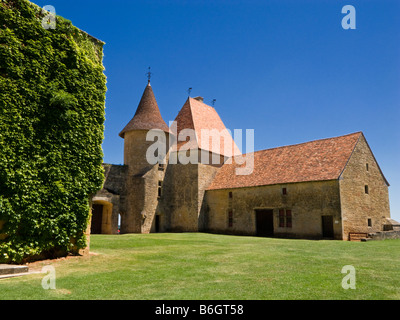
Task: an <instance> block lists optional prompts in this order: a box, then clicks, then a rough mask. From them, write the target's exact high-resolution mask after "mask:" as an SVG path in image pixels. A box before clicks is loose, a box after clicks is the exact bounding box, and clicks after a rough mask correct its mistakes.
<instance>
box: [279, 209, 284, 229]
mask: <svg viewBox="0 0 400 320" xmlns="http://www.w3.org/2000/svg"><path fill="white" fill-rule="evenodd" d="M284 227H285V210H283V209H280V210H279V228H284Z"/></svg>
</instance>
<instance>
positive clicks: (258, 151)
mask: <svg viewBox="0 0 400 320" xmlns="http://www.w3.org/2000/svg"><path fill="white" fill-rule="evenodd" d="M356 134H363V133H362V131H358V132H354V133H348V134H345V135H341V136H336V137H331V138H322V139H315V140H310V141H306V142H300V143H295V144H288V145H285V146H279V147H273V148H268V149H262V150H257V151H254V152H249V153H250V154H251V153H254V154H256V153H260V152H263V151H269V150H275V149H283V148H289V147H296V146H300V145H303V144H308V143H312V142H317V141H325V140H333V139H339V138H343V137H347V136H351V135H356ZM246 154H247V153H244V154H243V156H245V155H246Z"/></svg>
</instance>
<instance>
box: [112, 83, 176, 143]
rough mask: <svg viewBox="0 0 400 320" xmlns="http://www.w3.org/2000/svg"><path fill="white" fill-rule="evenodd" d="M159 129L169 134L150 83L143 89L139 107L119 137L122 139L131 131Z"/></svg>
mask: <svg viewBox="0 0 400 320" xmlns="http://www.w3.org/2000/svg"><path fill="white" fill-rule="evenodd" d="M151 129H160V130H163V131H165V132H169V128H168V125H167V124H166V123H165V121H164V120H163V118H162V117H161V113H160V109H159V108H158V104H157V101H156V98H155V96H154V93H153V89H152V88H151V85H150V82H149V83H148V84H147V86H146V88H145V89H144V92H143V95H142V98H141V99H140V102H139V106H138V107H137V110H136V113H135V115H134V117H133V118H132V120H131V121H129V123H128V124H127V125H126V126H125V128H124V129H123V130H122V131H121V132H120V134H119V136H120V137H121V138H124V136H125V133H126V132H128V131H132V130H151Z"/></svg>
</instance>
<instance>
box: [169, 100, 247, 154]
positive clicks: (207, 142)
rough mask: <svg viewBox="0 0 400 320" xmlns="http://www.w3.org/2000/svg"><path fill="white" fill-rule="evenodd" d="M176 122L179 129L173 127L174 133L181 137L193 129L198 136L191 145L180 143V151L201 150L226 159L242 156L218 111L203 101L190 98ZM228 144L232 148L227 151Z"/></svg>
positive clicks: (184, 142) (178, 146) (178, 144)
mask: <svg viewBox="0 0 400 320" xmlns="http://www.w3.org/2000/svg"><path fill="white" fill-rule="evenodd" d="M175 121H176V126H177V127H173V126H171V128H170V130H171V132H172V133H176V134H177V135H179V133H180V132H181V131H182V130H184V129H193V130H194V131H195V134H196V136H195V141H191V142H192V143H191V144H188V142H186V141H182V142H179V141H178V143H177V148H178V150H185V149H186V150H187V149H193V148H199V149H202V150H207V151H211V152H213V153H216V154H221V155H224V156H226V157H231V156H233V155H238V154H241V153H240V150H239V148H238V147H237V145H236V143H235V142H234V140H233V139H232V136H231V134H230V133H229V131H228V130H227V129H226V127H225V125H224V123H223V122H222V120H221V118H220V117H219V115H218V113H217V111H216V110H215V109H214V108H213V107H211V106H209V105H207V104H205V103H203V102H202V101H198V100H197V99H194V98H188V99H187V100H186V102H185V104H184V105H183V107H182V109H181V111H180V112H179V114H178V116H177V117H176V119H175ZM203 129H204V130H205V131H208V132H209V133H210V135H204V132H205V131H202V130H203ZM212 130H213V131H214V132H213V131H212ZM202 132H203V135H202ZM188 139H189V138H188ZM188 139H187V140H188ZM226 143H227V144H228V146H230V147H228V148H227V150H225V144H226ZM173 151H174V150H173Z"/></svg>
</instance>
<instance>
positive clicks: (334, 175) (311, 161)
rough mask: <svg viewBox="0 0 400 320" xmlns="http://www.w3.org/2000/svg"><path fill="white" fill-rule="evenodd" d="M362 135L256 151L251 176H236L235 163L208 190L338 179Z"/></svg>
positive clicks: (224, 169) (225, 165)
mask: <svg viewBox="0 0 400 320" xmlns="http://www.w3.org/2000/svg"><path fill="white" fill-rule="evenodd" d="M361 136H362V133H361V132H357V133H352V134H348V135H345V136H340V137H335V138H329V139H322V140H315V141H311V142H306V143H301V144H296V145H289V146H284V147H278V148H273V149H267V150H262V151H257V152H254V170H253V172H252V174H250V175H237V174H236V168H238V167H239V165H238V164H236V163H235V161H232V163H231V164H224V165H223V166H222V167H221V169H220V170H219V172H218V173H217V175H216V176H215V178H214V180H213V181H212V183H211V185H210V186H209V187H208V190H215V189H230V188H241V187H253V186H263V185H273V184H285V183H294V182H306V181H325V180H335V179H338V178H339V176H340V175H341V173H342V171H343V170H344V168H345V166H346V164H347V162H348V160H349V158H350V156H351V154H352V153H353V150H354V148H355V146H356V144H357V142H358V140H359V138H360V137H361ZM244 166H245V165H241V167H244Z"/></svg>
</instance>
